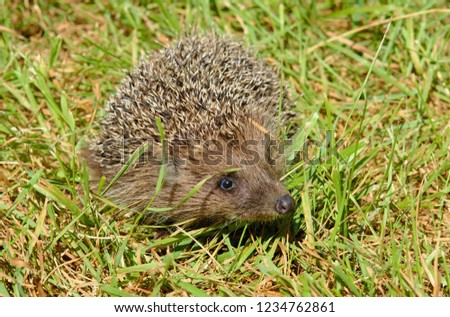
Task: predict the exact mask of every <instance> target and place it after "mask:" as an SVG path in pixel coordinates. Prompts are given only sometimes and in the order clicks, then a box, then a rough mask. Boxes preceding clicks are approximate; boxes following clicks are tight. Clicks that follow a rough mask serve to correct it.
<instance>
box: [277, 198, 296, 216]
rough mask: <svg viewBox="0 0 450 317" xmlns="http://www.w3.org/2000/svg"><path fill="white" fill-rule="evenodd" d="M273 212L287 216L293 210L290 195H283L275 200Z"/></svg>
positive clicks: (293, 203)
mask: <svg viewBox="0 0 450 317" xmlns="http://www.w3.org/2000/svg"><path fill="white" fill-rule="evenodd" d="M275 210H276V211H277V212H278V213H279V214H281V215H285V214H289V213H291V212H293V211H294V210H295V201H294V199H293V198H292V197H291V196H290V195H284V196H280V197H278V198H277V202H276V203H275Z"/></svg>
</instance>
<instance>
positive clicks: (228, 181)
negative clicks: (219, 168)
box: [219, 177, 236, 190]
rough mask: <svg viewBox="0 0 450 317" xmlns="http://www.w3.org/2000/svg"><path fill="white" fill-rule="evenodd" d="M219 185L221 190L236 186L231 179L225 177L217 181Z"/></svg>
mask: <svg viewBox="0 0 450 317" xmlns="http://www.w3.org/2000/svg"><path fill="white" fill-rule="evenodd" d="M219 186H220V188H222V189H223V190H230V189H232V188H234V187H235V186H236V184H235V183H234V182H233V180H231V179H229V178H226V177H225V178H222V179H221V180H220V181H219Z"/></svg>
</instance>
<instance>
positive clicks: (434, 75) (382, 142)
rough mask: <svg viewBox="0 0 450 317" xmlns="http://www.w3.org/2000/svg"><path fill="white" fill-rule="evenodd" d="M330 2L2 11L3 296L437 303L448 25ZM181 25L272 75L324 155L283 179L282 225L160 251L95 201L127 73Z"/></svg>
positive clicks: (449, 198)
mask: <svg viewBox="0 0 450 317" xmlns="http://www.w3.org/2000/svg"><path fill="white" fill-rule="evenodd" d="M333 3H334V2H332V1H320V2H314V1H312V2H310V1H301V2H299V3H295V2H294V1H287V0H286V1H284V3H283V4H282V5H279V4H278V1H272V0H262V1H254V2H247V3H244V4H241V3H240V2H238V1H227V2H221V1H198V2H197V1H191V2H186V3H185V2H170V3H166V2H163V1H155V2H152V3H147V4H142V5H138V4H137V2H124V3H122V1H115V0H108V1H107V0H104V1H102V0H98V1H93V2H91V3H84V2H83V3H81V2H80V3H77V2H75V1H64V0H63V1H53V2H52V1H50V2H47V1H35V2H33V3H30V2H21V1H5V0H0V7H2V8H6V10H0V76H1V78H0V109H1V110H0V118H1V122H0V140H1V141H0V142H1V145H0V164H1V170H0V197H1V198H0V214H1V218H0V256H1V258H0V296H132V295H144V296H148V295H152V296H182V295H183V296H184V295H190V296H209V295H216V296H260V295H265V296H272V295H273V296H449V295H450V287H449V283H450V264H449V263H450V195H449V192H450V173H449V170H450V156H449V149H450V125H449V122H450V87H449V83H450V54H449V52H450V44H449V43H450V10H449V9H446V8H445V7H446V4H445V1H387V2H386V3H385V4H380V3H372V4H365V3H364V2H361V1H347V2H345V4H342V3H341V4H339V5H337V4H333ZM185 26H194V27H196V28H198V29H205V30H208V29H215V30H217V32H219V33H228V34H233V35H234V36H236V37H239V38H242V39H243V40H244V41H245V42H246V43H247V44H249V45H252V46H254V47H256V48H257V49H258V50H259V51H260V55H261V58H264V59H266V60H267V61H268V62H269V63H271V64H273V65H277V66H278V67H280V68H281V70H282V75H283V76H282V77H283V78H282V79H283V80H284V81H286V82H288V85H289V86H290V87H292V93H293V95H294V96H295V97H296V98H297V102H296V109H295V110H296V111H297V112H298V115H297V116H296V117H295V118H294V120H293V122H292V124H293V125H295V126H297V127H298V128H299V129H300V130H301V131H303V132H302V133H303V134H302V135H301V137H300V139H299V140H300V141H301V140H303V141H307V140H320V141H321V142H322V143H323V144H326V145H327V146H321V147H318V146H317V147H316V146H311V147H310V148H309V150H310V153H309V156H306V155H304V156H303V157H302V160H301V162H300V163H299V164H298V165H295V166H292V167H291V169H290V171H289V172H288V173H287V175H286V177H285V183H286V186H287V187H288V188H289V189H290V191H291V192H292V194H293V196H294V197H295V199H296V200H297V201H298V202H299V203H298V208H297V210H296V212H295V214H294V216H293V217H292V219H286V220H284V222H281V223H270V224H265V225H249V226H245V227H241V228H236V227H229V228H223V229H222V230H214V229H213V228H202V229H195V230H183V229H181V228H179V229H177V228H174V230H173V232H172V233H171V234H170V235H169V236H166V237H159V238H156V237H155V235H156V234H157V231H158V230H157V229H155V228H152V227H149V226H137V225H136V222H135V219H131V218H129V217H126V216H121V215H120V213H123V212H124V211H122V210H121V209H120V207H118V206H114V205H111V203H107V202H105V201H104V200H103V199H102V198H101V197H100V198H97V195H95V192H90V191H89V189H88V185H87V182H88V176H87V173H86V169H85V167H84V165H83V164H82V162H80V160H79V159H78V154H77V153H78V150H79V149H80V147H81V146H82V144H84V143H85V142H86V139H87V138H89V137H92V136H93V135H94V134H95V129H96V126H95V119H96V118H99V117H100V116H101V115H102V108H103V105H104V104H105V100H106V99H107V97H108V95H109V94H111V93H112V92H113V91H114V87H115V86H116V85H117V84H118V83H119V81H120V79H121V77H122V76H123V69H126V68H129V67H131V66H132V65H133V64H135V63H136V62H137V60H138V59H139V57H140V56H143V54H144V53H145V52H146V51H150V50H154V49H158V48H160V47H162V46H164V45H165V44H166V43H168V42H169V41H170V39H172V38H176V36H177V34H179V33H180V32H183V31H184V30H185ZM296 144H298V143H296ZM313 157H314V158H317V157H320V158H321V160H320V162H319V164H313V162H311V161H310V159H311V158H313ZM125 212H126V211H125ZM118 214H119V216H118Z"/></svg>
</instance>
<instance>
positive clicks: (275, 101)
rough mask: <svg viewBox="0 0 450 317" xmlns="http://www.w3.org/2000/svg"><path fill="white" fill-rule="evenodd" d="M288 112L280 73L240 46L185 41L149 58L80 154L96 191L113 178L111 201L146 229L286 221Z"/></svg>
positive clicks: (129, 77)
mask: <svg viewBox="0 0 450 317" xmlns="http://www.w3.org/2000/svg"><path fill="white" fill-rule="evenodd" d="M291 106H292V101H291V100H290V98H289V96H288V93H287V89H286V87H284V85H282V84H280V78H279V71H278V70H277V69H274V68H273V67H271V66H269V65H268V64H267V63H265V62H264V61H262V60H260V59H259V58H258V57H257V54H256V52H255V51H254V50H253V49H251V48H249V47H247V46H245V45H244V44H243V43H242V41H240V40H236V39H234V38H232V37H229V36H219V35H216V34H206V35H205V34H204V35H198V34H188V35H184V36H182V37H180V39H179V40H178V41H176V42H174V43H173V44H171V45H169V46H168V47H166V48H163V49H161V50H159V51H155V52H152V53H149V54H148V55H146V57H145V58H143V59H142V60H141V61H140V62H139V63H138V65H137V66H136V67H135V68H134V69H132V70H129V71H128V72H127V74H126V77H125V78H124V79H123V80H122V82H121V84H120V86H119V88H118V89H117V91H116V92H115V94H113V95H112V96H111V97H110V98H109V99H108V101H107V106H106V109H105V115H104V117H103V119H102V121H100V124H99V125H100V129H99V130H100V131H99V132H98V135H97V137H96V139H94V140H93V141H92V142H91V143H90V144H89V145H88V147H87V149H86V151H84V154H83V155H84V157H85V159H86V162H87V166H88V168H89V170H90V179H91V182H92V184H93V186H98V184H99V183H100V181H101V179H102V178H103V177H104V178H106V182H107V183H108V182H111V181H112V180H113V179H114V178H116V179H115V182H114V184H113V185H112V186H111V187H110V188H109V189H108V191H107V192H106V193H105V195H106V196H107V198H109V199H111V200H112V201H115V202H117V203H119V204H120V205H122V206H124V208H128V209H129V210H132V211H135V212H138V213H140V214H142V219H143V222H144V223H146V224H168V223H180V222H187V223H189V222H191V223H196V224H208V225H209V224H226V223H230V222H241V221H243V222H254V221H269V220H273V219H276V218H279V217H281V216H284V215H287V214H290V213H292V212H293V211H294V209H295V208H296V204H295V201H294V199H293V198H292V196H291V195H290V194H289V192H288V191H287V189H286V188H285V186H284V185H283V184H282V183H281V182H280V177H281V176H282V175H283V171H284V169H285V160H284V157H283V150H282V147H281V146H280V144H281V142H280V137H282V136H283V135H285V133H286V126H287V124H286V119H285V117H286V116H285V115H284V114H285V113H288V111H284V110H283V109H290V108H291ZM161 128H162V129H161ZM144 145H145V151H144V152H143V154H142V155H141V156H140V157H139V159H138V160H136V161H134V162H132V164H129V163H130V157H131V155H133V153H135V152H136V151H138V150H139V149H142V148H144ZM125 164H129V165H130V166H127V168H125V170H126V172H125V173H124V174H123V175H121V177H119V178H118V179H117V177H116V175H117V173H118V172H119V171H120V170H124V169H123V167H124V165H125ZM161 175H162V176H163V177H162V178H161ZM160 180H162V186H159V188H157V187H158V186H157V184H158V182H159V181H160Z"/></svg>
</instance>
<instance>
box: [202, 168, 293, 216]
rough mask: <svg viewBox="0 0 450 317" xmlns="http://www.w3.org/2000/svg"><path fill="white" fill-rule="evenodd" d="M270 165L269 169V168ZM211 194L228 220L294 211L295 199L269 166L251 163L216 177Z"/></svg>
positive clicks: (281, 214) (277, 214) (282, 214)
mask: <svg viewBox="0 0 450 317" xmlns="http://www.w3.org/2000/svg"><path fill="white" fill-rule="evenodd" d="M268 168H269V169H268ZM209 186H210V187H212V190H211V194H212V195H214V196H215V197H216V199H217V201H218V203H219V204H218V205H217V206H216V208H217V210H220V209H221V208H224V202H226V203H227V208H226V209H228V210H227V212H226V213H225V214H224V216H225V217H224V218H226V219H227V220H245V221H266V220H272V219H274V218H276V217H279V216H284V215H286V214H289V213H291V212H293V211H294V209H295V202H294V200H293V199H292V197H291V196H290V195H289V193H288V192H287V190H286V189H285V188H284V186H283V185H282V184H281V183H280V182H279V180H278V177H276V174H274V173H273V171H272V170H271V168H270V166H269V167H268V166H251V167H250V168H244V169H242V170H238V171H235V172H232V173H226V174H222V175H219V176H218V177H216V178H215V179H214V180H213V181H212V182H211V184H210V185H209Z"/></svg>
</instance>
